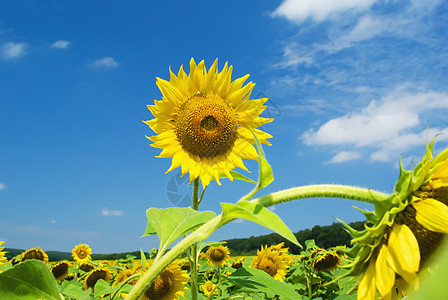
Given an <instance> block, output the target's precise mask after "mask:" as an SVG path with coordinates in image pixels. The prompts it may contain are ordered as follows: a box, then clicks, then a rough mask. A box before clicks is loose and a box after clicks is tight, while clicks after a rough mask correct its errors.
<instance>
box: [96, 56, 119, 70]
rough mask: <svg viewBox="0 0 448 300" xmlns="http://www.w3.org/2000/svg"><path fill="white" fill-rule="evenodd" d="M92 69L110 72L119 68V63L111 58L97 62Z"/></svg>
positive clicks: (104, 58) (107, 57)
mask: <svg viewBox="0 0 448 300" xmlns="http://www.w3.org/2000/svg"><path fill="white" fill-rule="evenodd" d="M91 67H92V68H94V69H104V70H109V69H113V68H116V67H118V63H117V62H116V61H115V60H114V59H113V58H112V57H110V56H106V57H103V58H101V59H97V60H95V61H94V62H93V63H92V64H91Z"/></svg>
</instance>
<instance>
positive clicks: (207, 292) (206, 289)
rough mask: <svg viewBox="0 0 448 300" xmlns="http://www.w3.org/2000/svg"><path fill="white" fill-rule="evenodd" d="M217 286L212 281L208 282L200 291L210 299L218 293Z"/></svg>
mask: <svg viewBox="0 0 448 300" xmlns="http://www.w3.org/2000/svg"><path fill="white" fill-rule="evenodd" d="M215 286H216V285H215V284H213V282H211V281H207V282H206V283H204V284H203V285H201V286H200V290H201V291H202V292H203V293H204V294H205V295H206V296H207V297H209V295H210V294H211V293H212V292H213V294H215V293H216V289H215Z"/></svg>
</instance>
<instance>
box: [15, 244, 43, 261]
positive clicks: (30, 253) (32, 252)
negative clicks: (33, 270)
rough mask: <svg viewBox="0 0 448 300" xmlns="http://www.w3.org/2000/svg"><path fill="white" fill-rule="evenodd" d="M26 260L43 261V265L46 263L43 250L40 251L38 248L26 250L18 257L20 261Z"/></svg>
mask: <svg viewBox="0 0 448 300" xmlns="http://www.w3.org/2000/svg"><path fill="white" fill-rule="evenodd" d="M28 259H37V260H40V261H43V262H44V263H48V255H47V253H46V252H45V251H44V250H42V249H40V247H39V246H38V247H35V248H32V249H29V250H26V251H25V252H23V253H22V254H21V255H20V261H25V260H28Z"/></svg>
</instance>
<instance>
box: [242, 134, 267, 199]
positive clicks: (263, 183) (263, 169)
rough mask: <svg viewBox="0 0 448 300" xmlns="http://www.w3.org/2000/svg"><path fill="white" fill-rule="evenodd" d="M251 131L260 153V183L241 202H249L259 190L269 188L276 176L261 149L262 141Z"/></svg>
mask: <svg viewBox="0 0 448 300" xmlns="http://www.w3.org/2000/svg"><path fill="white" fill-rule="evenodd" d="M251 131H252V134H253V136H254V139H255V145H256V148H257V153H258V161H259V171H258V173H259V174H258V183H257V186H256V187H255V188H254V189H253V190H252V191H251V192H250V193H249V194H247V195H246V196H244V197H243V198H241V200H240V201H245V200H249V199H250V198H252V197H253V196H254V195H255V194H256V193H257V192H258V191H259V190H261V189H262V188H265V187H267V186H268V185H270V184H271V183H272V181H274V174H273V173H272V168H271V165H270V164H269V163H268V161H267V160H266V157H265V156H264V152H263V148H262V147H261V144H260V141H259V140H258V138H257V136H256V135H255V133H254V131H253V130H252V129H251Z"/></svg>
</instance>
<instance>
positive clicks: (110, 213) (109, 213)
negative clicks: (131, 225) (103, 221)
mask: <svg viewBox="0 0 448 300" xmlns="http://www.w3.org/2000/svg"><path fill="white" fill-rule="evenodd" d="M101 215H103V216H107V217H121V216H123V215H124V212H123V211H121V210H109V209H107V208H106V207H104V208H103V209H102V210H101Z"/></svg>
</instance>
